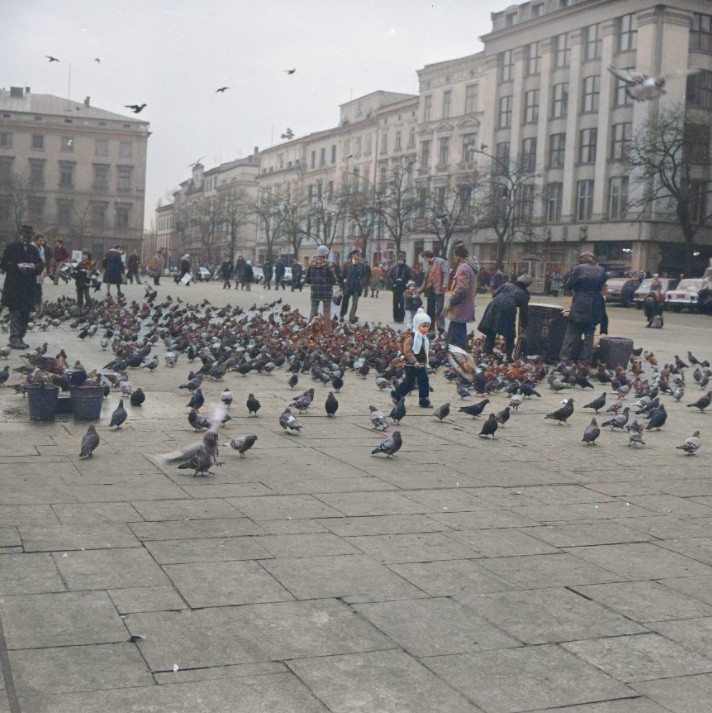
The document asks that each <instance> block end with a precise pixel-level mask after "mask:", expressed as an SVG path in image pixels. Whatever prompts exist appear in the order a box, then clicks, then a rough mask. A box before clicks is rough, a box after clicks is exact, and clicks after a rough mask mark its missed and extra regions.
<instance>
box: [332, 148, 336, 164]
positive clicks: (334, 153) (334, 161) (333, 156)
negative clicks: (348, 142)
mask: <svg viewBox="0 0 712 713" xmlns="http://www.w3.org/2000/svg"><path fill="white" fill-rule="evenodd" d="M331 163H336V144H332V146H331Z"/></svg>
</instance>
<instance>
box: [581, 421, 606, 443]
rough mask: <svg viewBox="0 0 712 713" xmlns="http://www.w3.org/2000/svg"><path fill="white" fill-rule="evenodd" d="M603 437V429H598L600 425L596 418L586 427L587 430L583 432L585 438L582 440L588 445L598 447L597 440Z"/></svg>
mask: <svg viewBox="0 0 712 713" xmlns="http://www.w3.org/2000/svg"><path fill="white" fill-rule="evenodd" d="M600 435H601V429H600V428H599V427H598V423H597V422H596V419H595V418H592V419H591V423H590V424H589V425H588V426H586V430H585V431H584V432H583V438H582V439H581V440H582V441H583V443H585V444H586V445H594V446H595V445H596V439H597V438H598V437H599V436H600Z"/></svg>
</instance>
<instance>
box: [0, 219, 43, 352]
mask: <svg viewBox="0 0 712 713" xmlns="http://www.w3.org/2000/svg"><path fill="white" fill-rule="evenodd" d="M33 235H34V230H33V229H32V226H31V225H23V226H22V228H21V229H20V239H19V240H16V241H15V242H14V243H9V244H8V245H7V246H6V247H5V250H4V251H3V254H2V258H0V269H2V270H4V271H5V273H6V276H5V286H4V288H3V291H2V299H1V300H0V306H2V307H7V309H8V311H9V312H10V343H9V346H10V348H11V349H28V348H29V347H28V346H27V344H25V342H24V337H25V334H26V333H27V324H28V322H29V321H30V312H32V310H33V309H34V306H35V295H36V289H35V288H36V286H37V276H38V275H39V274H41V273H42V271H43V270H44V267H45V266H44V263H43V262H42V258H41V257H40V251H39V250H38V249H37V246H36V245H33V244H32V236H33Z"/></svg>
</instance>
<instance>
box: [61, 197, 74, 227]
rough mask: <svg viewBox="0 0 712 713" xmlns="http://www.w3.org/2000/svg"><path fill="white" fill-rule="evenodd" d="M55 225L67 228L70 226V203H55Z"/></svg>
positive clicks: (62, 201) (64, 201)
mask: <svg viewBox="0 0 712 713" xmlns="http://www.w3.org/2000/svg"><path fill="white" fill-rule="evenodd" d="M57 224H58V225H60V226H61V227H62V228H68V227H69V226H70V225H71V224H72V201H66V200H58V201H57Z"/></svg>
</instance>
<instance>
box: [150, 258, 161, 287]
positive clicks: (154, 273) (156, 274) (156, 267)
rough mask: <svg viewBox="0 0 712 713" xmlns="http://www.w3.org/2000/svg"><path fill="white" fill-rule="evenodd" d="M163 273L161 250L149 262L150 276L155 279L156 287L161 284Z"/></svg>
mask: <svg viewBox="0 0 712 713" xmlns="http://www.w3.org/2000/svg"><path fill="white" fill-rule="evenodd" d="M162 272H163V253H162V252H161V251H160V250H159V251H158V252H157V253H156V254H155V255H154V256H153V257H152V258H151V259H150V260H149V261H148V274H149V275H150V276H151V277H152V278H153V284H154V285H160V284H161V273H162Z"/></svg>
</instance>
